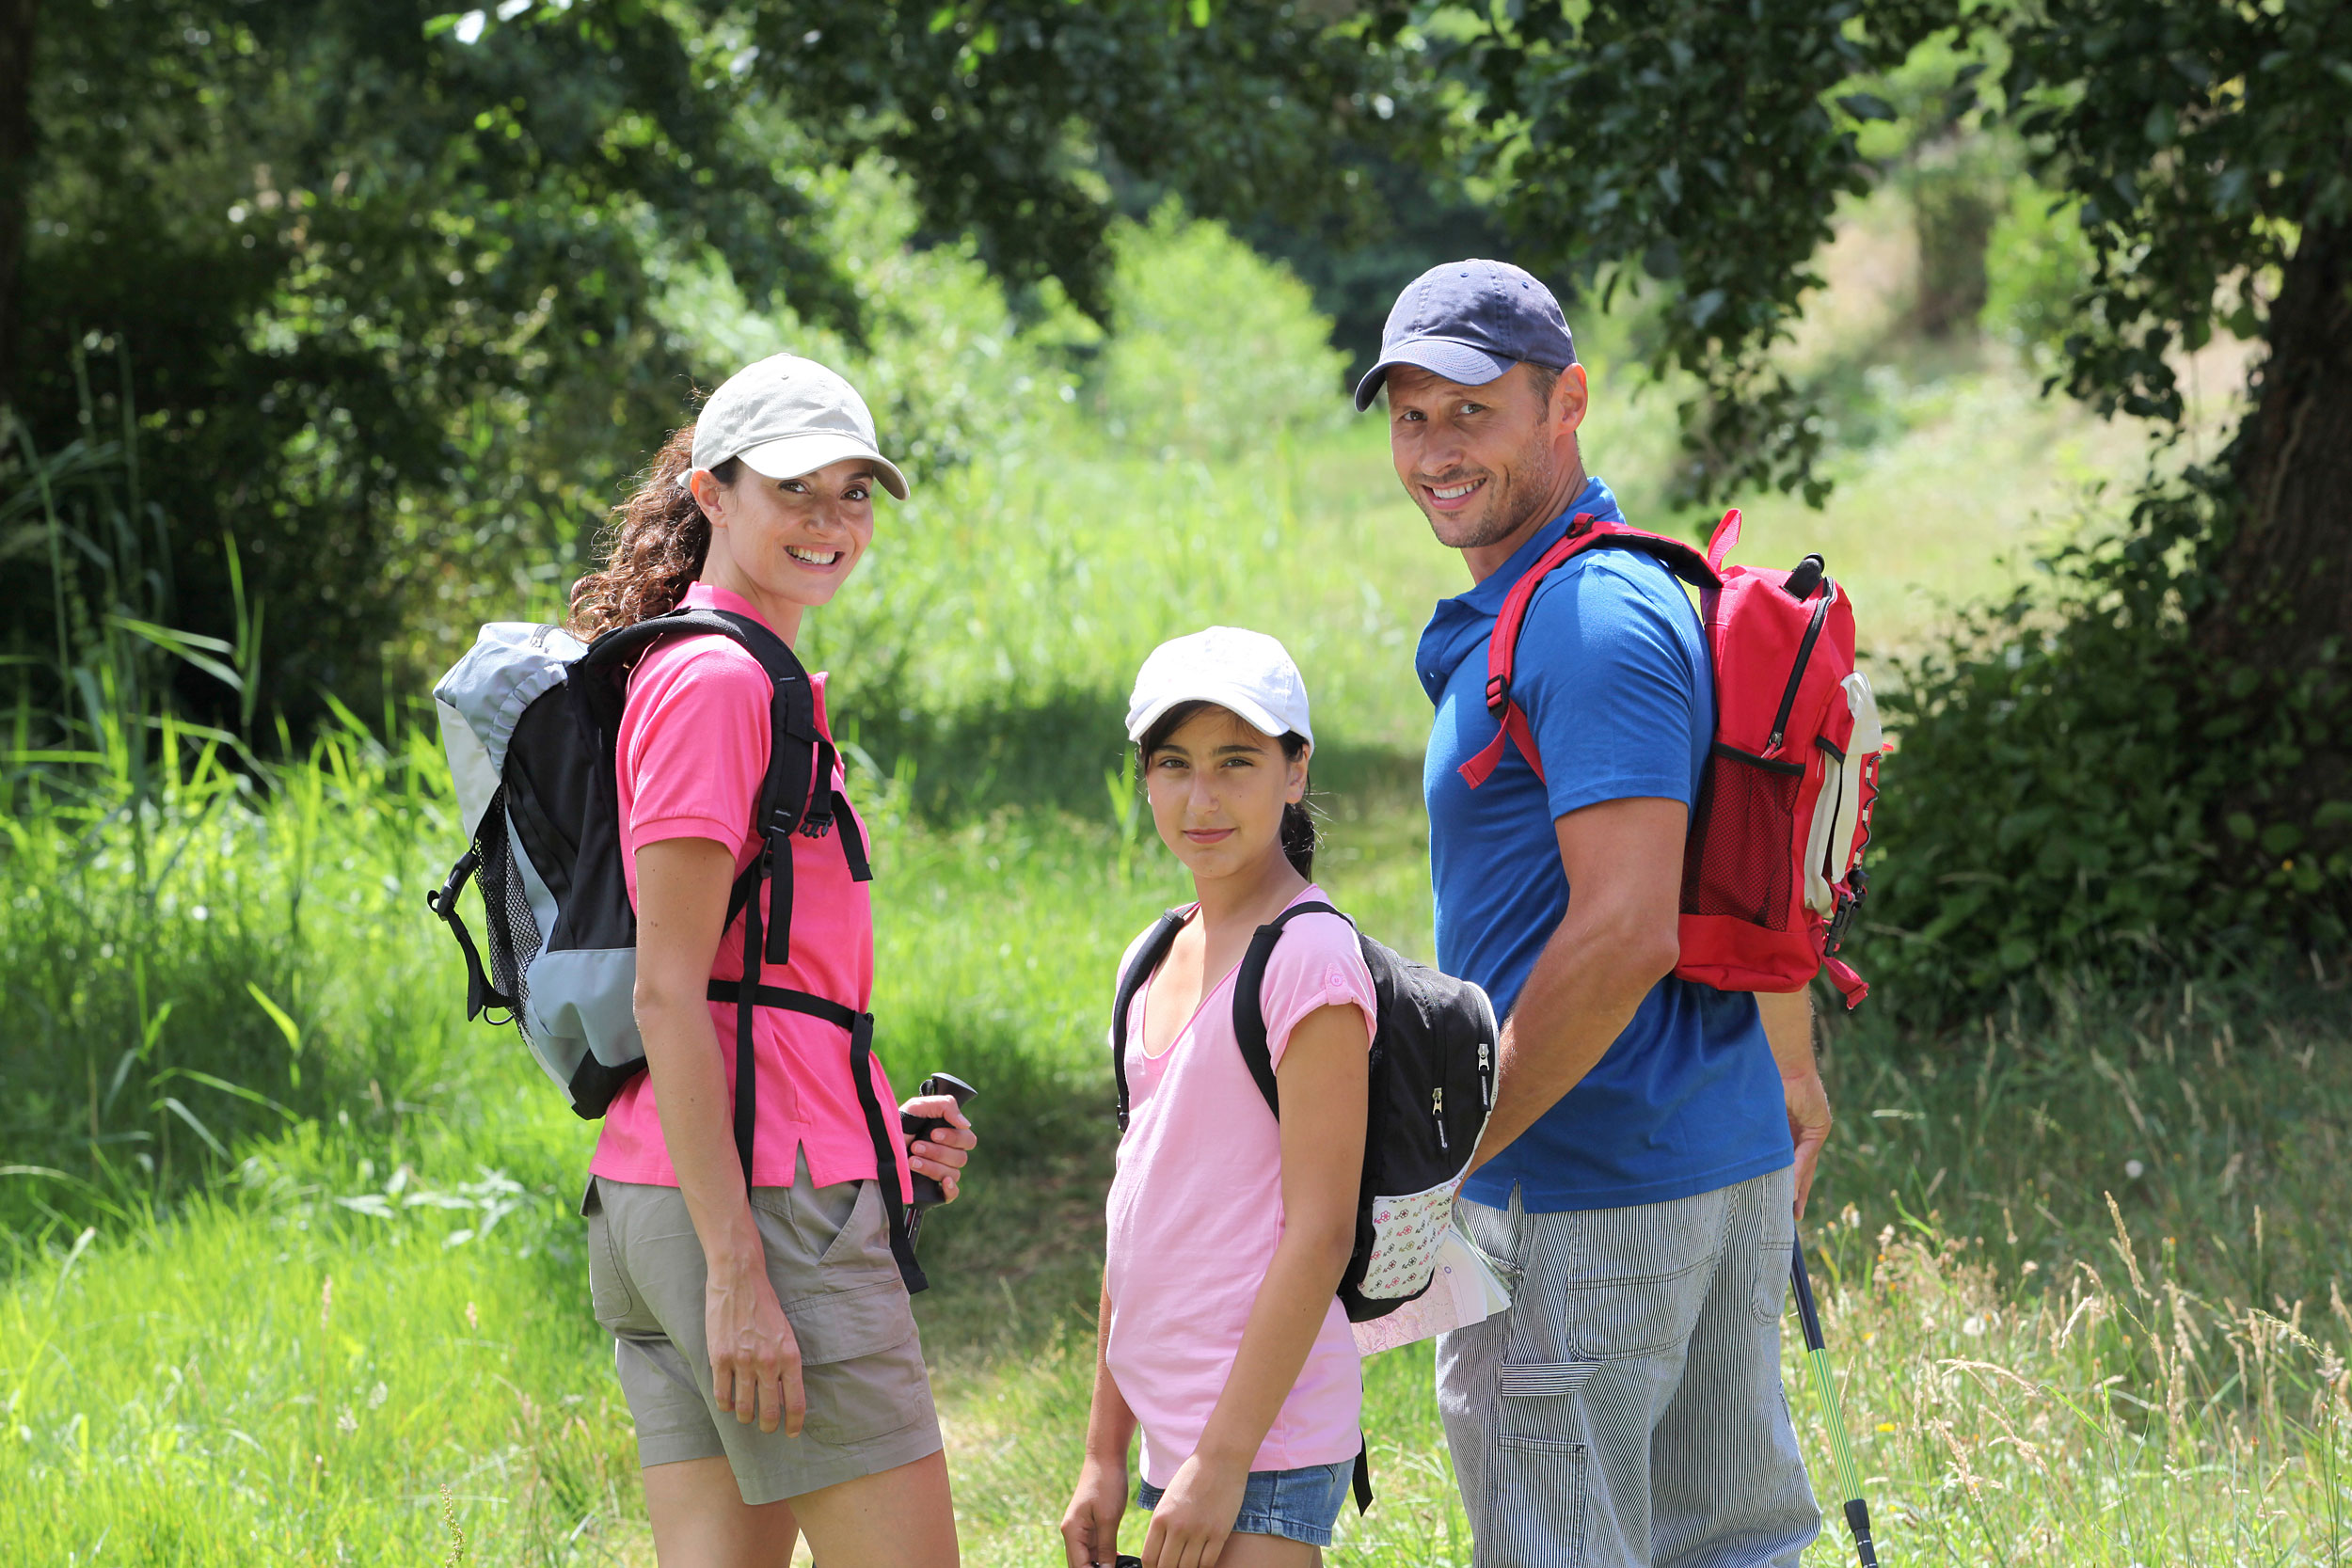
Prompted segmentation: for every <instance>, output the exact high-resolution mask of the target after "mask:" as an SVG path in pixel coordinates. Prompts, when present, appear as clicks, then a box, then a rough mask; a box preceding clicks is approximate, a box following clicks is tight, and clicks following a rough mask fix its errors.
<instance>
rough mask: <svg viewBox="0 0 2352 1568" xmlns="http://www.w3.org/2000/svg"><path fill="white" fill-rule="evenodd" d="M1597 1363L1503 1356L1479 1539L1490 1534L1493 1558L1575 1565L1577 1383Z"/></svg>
mask: <svg viewBox="0 0 2352 1568" xmlns="http://www.w3.org/2000/svg"><path fill="white" fill-rule="evenodd" d="M1596 1367H1597V1363H1595V1362H1591V1361H1548V1362H1516V1363H1515V1362H1505V1363H1504V1364H1503V1367H1502V1398H1501V1399H1500V1400H1499V1401H1498V1402H1497V1403H1498V1404H1499V1405H1500V1406H1501V1410H1500V1412H1499V1414H1498V1425H1497V1430H1496V1433H1495V1449H1496V1452H1495V1468H1494V1486H1493V1493H1492V1507H1491V1508H1490V1510H1489V1511H1488V1516H1487V1521H1486V1530H1485V1531H1484V1532H1483V1534H1482V1538H1481V1543H1480V1544H1481V1545H1482V1546H1483V1545H1485V1544H1486V1542H1487V1540H1488V1539H1491V1540H1492V1542H1493V1544H1494V1546H1495V1548H1496V1550H1497V1552H1498V1554H1499V1559H1498V1560H1502V1561H1507V1562H1544V1563H1558V1564H1560V1565H1561V1568H1581V1565H1582V1564H1583V1562H1584V1560H1585V1553H1584V1500H1585V1499H1584V1489H1585V1479H1584V1471H1585V1466H1586V1464H1587V1460H1588V1455H1587V1452H1586V1449H1585V1443H1584V1421H1583V1402H1582V1399H1581V1389H1582V1388H1583V1386H1584V1384H1585V1382H1586V1380H1588V1379H1589V1378H1590V1377H1591V1376H1592V1375H1593V1372H1594V1370H1595V1369H1596ZM1483 1555H1484V1554H1483V1553H1482V1556H1483Z"/></svg>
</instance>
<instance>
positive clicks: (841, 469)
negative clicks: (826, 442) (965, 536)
mask: <svg viewBox="0 0 2352 1568" xmlns="http://www.w3.org/2000/svg"><path fill="white" fill-rule="evenodd" d="M693 484H694V499H695V500H697V501H698V502H700V503H701V504H702V509H703V514H704V515H706V516H707V517H708V518H709V519H710V558H709V561H708V562H707V564H706V566H705V568H704V573H703V575H704V576H705V578H707V579H708V580H710V581H712V582H714V583H717V584H718V585H719V586H720V587H722V588H728V589H732V590H734V591H735V592H736V593H739V594H742V595H743V596H744V597H745V598H747V599H750V600H751V601H752V602H753V603H755V604H756V605H758V606H760V608H761V609H762V610H766V611H768V612H769V614H770V618H771V620H773V619H777V618H779V617H782V618H784V619H788V620H790V621H792V622H793V623H794V626H793V627H792V628H790V629H787V627H785V626H781V625H779V626H777V628H776V629H777V630H778V631H780V632H784V633H785V635H786V637H787V639H789V638H790V636H791V635H792V631H793V630H797V628H798V623H799V620H800V612H801V611H802V610H807V609H810V608H813V607H814V606H817V605H820V604H824V603H826V602H827V601H828V600H830V599H831V598H832V597H833V596H834V592H835V591H836V590H837V589H839V588H840V586H841V585H842V583H843V582H845V581H847V580H848V579H849V576H850V573H851V572H852V571H854V570H856V569H857V563H858V562H859V561H860V560H862V559H863V558H864V557H865V554H866V546H868V545H870V544H872V543H873V542H874V485H875V477H874V470H873V466H872V465H871V464H869V463H866V462H864V461H862V460H860V459H858V458H854V457H848V458H843V459H842V460H841V461H840V462H838V463H834V464H829V465H828V466H826V467H822V468H819V469H818V470H817V471H816V472H815V473H809V474H802V475H800V476H799V477H798V478H795V479H769V478H767V477H766V476H764V475H761V474H756V473H754V472H752V470H751V469H750V468H749V467H744V468H741V469H740V470H739V475H738V477H737V479H736V482H735V483H733V484H732V485H725V484H721V483H719V482H718V481H717V480H715V479H713V478H712V477H711V475H710V474H709V472H708V471H707V470H705V471H700V472H697V473H696V474H695V475H694V480H693Z"/></svg>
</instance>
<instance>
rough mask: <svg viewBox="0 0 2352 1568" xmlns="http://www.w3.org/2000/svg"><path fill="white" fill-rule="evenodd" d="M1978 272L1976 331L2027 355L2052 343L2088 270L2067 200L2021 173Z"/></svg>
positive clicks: (2065, 326) (2060, 335)
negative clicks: (1981, 293) (1980, 297)
mask: <svg viewBox="0 0 2352 1568" xmlns="http://www.w3.org/2000/svg"><path fill="white" fill-rule="evenodd" d="M1984 271H1985V298H1984V310H1983V313H1982V315H1981V316H1980V317H1979V320H1980V321H1981V322H1982V324H1983V326H1984V330H1985V331H1986V332H1988V333H1990V334H1992V335H1993V336H1994V337H1996V338H1999V339H2002V340H2003V341H2007V342H2010V343H2012V344H2015V345H2016V346H2017V347H2019V348H2022V349H2025V350H2026V351H2027V352H2028V353H2032V352H2034V351H2037V350H2042V351H2053V352H2054V351H2056V350H2057V349H2058V348H2059V347H2060V346H2061V345H2062V344H2063V342H2064V341H2065V337H2066V334H2067V332H2068V330H2069V329H2070V328H2072V327H2073V326H2074V323H2075V320H2076V315H2075V310H2074V299H2075V296H2076V295H2077V294H2078V293H2080V292H2081V291H2082V288H2083V283H2084V280H2085V279H2086V278H2088V277H2090V242H2089V241H2088V240H2086V239H2085V238H2084V237H2083V231H2082V224H2081V222H2080V220H2079V219H2078V217H2077V215H2076V210H2075V204H2074V202H2072V201H2069V200H2067V199H2066V198H2063V197H2060V196H2058V195H2055V194H2054V193H2052V192H2051V191H2050V190H2048V189H2047V188H2045V187H2044V186H2042V185H2040V184H2037V183H2036V182H2034V181H2032V180H2031V179H2028V178H2026V177H2025V176H2023V175H2021V176H2019V177H2018V178H2017V179H2015V180H2014V181H2012V182H2010V190H2009V205H2008V208H2007V210H2006V211H2004V212H2003V213H2002V214H2000V216H1999V218H1998V219H1997V220H1996V221H1995V222H1994V225H1993V237H1992V241H1991V243H1990V244H1989V245H1988V246H1987V247H1986V250H1985V260H1984Z"/></svg>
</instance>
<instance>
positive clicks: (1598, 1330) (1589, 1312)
mask: <svg viewBox="0 0 2352 1568" xmlns="http://www.w3.org/2000/svg"><path fill="white" fill-rule="evenodd" d="M1738 1191H1739V1189H1738V1188H1731V1187H1727V1188H1724V1189H1721V1190H1719V1191H1717V1192H1712V1193H1702V1194H1700V1195H1698V1196H1695V1197H1685V1198H1676V1199H1674V1200H1672V1201H1671V1202H1666V1203H1651V1204H1643V1205H1640V1206H1638V1207H1634V1208H1628V1209H1596V1210H1587V1211H1585V1212H1581V1213H1579V1214H1577V1215H1576V1216H1575V1229H1574V1232H1573V1234H1572V1236H1571V1238H1570V1243H1569V1246H1570V1250H1569V1254H1568V1256H1569V1258H1570V1259H1571V1261H1570V1263H1569V1267H1568V1278H1567V1290H1566V1291H1565V1298H1566V1307H1565V1318H1566V1321H1565V1327H1566V1330H1567V1344H1568V1350H1569V1354H1572V1355H1574V1356H1576V1357H1577V1358H1578V1359H1580V1360H1595V1361H1617V1360H1631V1359H1635V1358H1638V1357H1641V1356H1645V1355H1661V1354H1666V1353H1668V1352H1670V1351H1675V1350H1677V1349H1679V1348H1680V1347H1681V1345H1682V1344H1683V1343H1684V1342H1685V1341H1687V1340H1688V1339H1689V1338H1691V1331H1692V1329H1694V1328H1696V1327H1697V1326H1698V1320H1699V1313H1700V1310H1701V1309H1702V1308H1703V1307H1705V1306H1706V1305H1707V1296H1708V1291H1709V1290H1710V1289H1711V1288H1712V1287H1713V1284H1714V1280H1715V1271H1716V1269H1717V1268H1719V1267H1720V1266H1722V1260H1723V1258H1724V1248H1725V1243H1726V1242H1727V1241H1728V1240H1729V1236H1728V1234H1727V1231H1728V1228H1729V1227H1728V1226H1727V1223H1726V1222H1727V1221H1728V1220H1729V1219H1730V1217H1731V1203H1732V1196H1733V1194H1735V1193H1736V1192H1738ZM1744 1235H1745V1238H1746V1240H1747V1241H1748V1242H1749V1243H1751V1244H1753V1243H1754V1239H1755V1237H1754V1232H1753V1231H1748V1232H1745V1233H1744ZM1733 1267H1734V1268H1735V1269H1736V1268H1737V1267H1739V1263H1738V1262H1734V1264H1733ZM1726 1283H1729V1282H1728V1281H1726Z"/></svg>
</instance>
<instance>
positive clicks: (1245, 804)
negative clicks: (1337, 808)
mask: <svg viewBox="0 0 2352 1568" xmlns="http://www.w3.org/2000/svg"><path fill="white" fill-rule="evenodd" d="M1143 778H1144V790H1145V793H1146V795H1147V796H1148V797H1149V798H1150V800H1151V802H1152V825H1153V826H1155V827H1156V828H1158V829H1159V832H1160V838H1161V840H1162V841H1163V842H1164V843H1166V844H1167V846H1168V848H1169V849H1171V850H1173V851H1174V852H1175V855H1176V858H1177V859H1178V860H1180V861H1182V862H1184V866H1185V868H1186V869H1187V870H1189V871H1190V872H1191V873H1192V874H1193V876H1194V877H1195V878H1196V879H1215V878H1220V877H1230V876H1232V875H1233V874H1235V873H1236V872H1240V871H1244V870H1247V869H1248V868H1250V867H1253V866H1255V865H1256V864H1258V863H1260V862H1261V861H1263V859H1265V858H1266V857H1267V856H1275V857H1279V856H1280V855H1281V853H1282V808H1283V807H1284V806H1286V805H1289V804H1290V803H1291V802H1292V801H1294V800H1300V799H1302V798H1303V797H1304V796H1305V795H1306V793H1307V753H1306V752H1300V753H1299V756H1298V759H1297V760H1296V761H1295V762H1294V761H1292V760H1290V759H1289V758H1287V757H1285V756H1283V754H1282V743H1281V742H1280V741H1279V740H1278V739H1276V738H1275V737H1274V736H1269V735H1265V734H1263V733H1262V732H1260V731H1259V730H1257V729H1256V728H1254V727H1252V726H1251V725H1249V724H1248V723H1246V722H1245V721H1242V720H1241V719H1240V718H1239V717H1238V716H1236V715H1235V714H1234V713H1233V711H1232V709H1231V708H1224V707H1218V706H1216V705H1205V706H1203V707H1202V708H1201V709H1200V712H1198V713H1196V714H1194V715H1193V716H1192V717H1191V718H1189V719H1187V720H1185V721H1184V722H1183V723H1182V724H1179V725H1178V726H1177V727H1176V729H1175V730H1174V731H1173V732H1172V733H1171V734H1170V735H1169V736H1168V738H1167V739H1166V740H1163V741H1161V742H1160V744H1159V746H1158V747H1157V748H1156V749H1155V750H1154V751H1153V752H1152V754H1151V755H1150V756H1148V757H1146V758H1144V773H1143Z"/></svg>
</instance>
